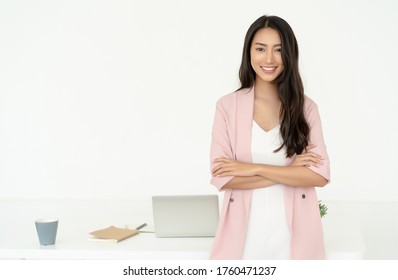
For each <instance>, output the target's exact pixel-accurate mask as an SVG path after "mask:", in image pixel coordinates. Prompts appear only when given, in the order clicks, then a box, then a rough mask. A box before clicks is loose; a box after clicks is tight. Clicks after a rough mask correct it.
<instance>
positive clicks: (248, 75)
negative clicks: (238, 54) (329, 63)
mask: <svg viewBox="0 0 398 280" xmlns="http://www.w3.org/2000/svg"><path fill="white" fill-rule="evenodd" d="M263 28H272V29H274V30H276V31H277V32H278V33H279V36H280V38H281V44H282V61H283V65H284V70H283V72H282V73H281V74H280V75H279V77H278V78H277V79H276V80H275V83H277V84H278V94H279V99H280V101H281V111H280V119H281V127H280V132H281V135H282V138H283V143H282V145H281V147H279V148H278V149H277V150H275V152H277V151H280V150H281V149H282V148H283V147H284V146H285V147H286V156H287V157H292V156H293V155H294V154H301V153H302V152H303V151H304V149H305V148H306V147H307V146H308V143H309V132H310V128H309V125H308V123H307V121H306V119H305V116H304V88H303V82H302V80H301V77H300V73H299V68H298V59H299V52H298V44H297V40H296V36H295V35H294V33H293V30H292V28H291V27H290V25H289V24H288V23H287V22H286V21H285V20H284V19H282V18H280V17H277V16H262V17H260V18H258V19H257V20H256V21H255V22H253V24H252V25H251V26H250V28H249V30H248V31H247V33H246V37H245V43H244V47H243V55H242V63H241V66H240V69H239V79H240V82H241V87H240V88H239V89H238V90H240V89H243V88H251V87H253V86H254V83H255V79H256V73H255V72H254V70H253V68H252V66H251V62H250V61H251V60H250V49H251V45H252V41H253V37H254V35H255V34H256V32H257V31H259V30H260V29H263Z"/></svg>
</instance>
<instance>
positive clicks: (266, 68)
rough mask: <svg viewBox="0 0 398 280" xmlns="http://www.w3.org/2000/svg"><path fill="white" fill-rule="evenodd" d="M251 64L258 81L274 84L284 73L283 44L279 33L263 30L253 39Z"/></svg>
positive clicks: (267, 29)
mask: <svg viewBox="0 0 398 280" xmlns="http://www.w3.org/2000/svg"><path fill="white" fill-rule="evenodd" d="M250 62H251V66H252V68H253V70H254V72H255V73H256V81H259V79H261V80H262V81H264V82H268V83H272V82H274V81H275V79H276V78H277V77H278V76H279V75H280V74H281V73H282V72H283V69H284V66H283V61H282V43H281V38H280V36H279V33H278V32H277V31H276V30H275V29H272V28H263V29H260V30H259V31H257V33H256V34H255V35H254V37H253V41H252V45H251V48H250Z"/></svg>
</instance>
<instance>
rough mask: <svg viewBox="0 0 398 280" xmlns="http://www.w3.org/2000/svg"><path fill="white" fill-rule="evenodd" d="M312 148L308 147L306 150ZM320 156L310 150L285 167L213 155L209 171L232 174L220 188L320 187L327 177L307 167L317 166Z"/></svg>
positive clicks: (220, 174)
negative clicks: (215, 157)
mask: <svg viewBox="0 0 398 280" xmlns="http://www.w3.org/2000/svg"><path fill="white" fill-rule="evenodd" d="M311 148H313V146H312V147H309V148H308V150H309V149H311ZM322 160H323V158H322V157H321V156H320V155H318V154H316V153H313V152H305V153H303V154H301V155H297V156H296V157H295V159H294V160H293V162H292V163H291V164H290V165H288V166H275V165H268V164H257V163H245V162H240V161H237V160H232V159H228V158H217V159H215V160H214V163H218V165H216V167H215V168H214V169H213V170H212V174H213V176H218V177H225V176H234V178H232V180H230V181H229V182H228V183H226V184H225V185H224V186H223V187H222V189H256V188H264V187H269V186H272V185H274V184H284V185H290V186H298V187H314V186H319V187H323V186H325V185H326V183H327V180H326V179H325V178H324V177H322V176H321V175H319V174H317V173H315V172H314V171H312V170H311V169H309V168H308V166H319V165H321V164H322Z"/></svg>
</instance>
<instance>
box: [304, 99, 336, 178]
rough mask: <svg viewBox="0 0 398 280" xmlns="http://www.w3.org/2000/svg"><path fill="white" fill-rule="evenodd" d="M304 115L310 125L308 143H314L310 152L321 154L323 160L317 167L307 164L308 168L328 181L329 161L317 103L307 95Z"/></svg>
mask: <svg viewBox="0 0 398 280" xmlns="http://www.w3.org/2000/svg"><path fill="white" fill-rule="evenodd" d="M305 107H306V117H307V122H308V125H309V126H310V139H309V141H310V144H314V145H315V148H313V149H311V151H312V152H314V153H317V154H319V155H321V156H322V157H323V158H324V160H323V164H322V165H320V166H319V167H315V166H309V167H308V168H309V169H311V170H312V171H314V172H316V173H318V174H319V175H321V176H322V177H324V178H325V179H326V180H327V181H328V183H329V182H330V161H329V156H328V153H327V149H326V145H325V141H324V138H323V133H322V124H321V118H320V116H319V111H318V106H317V104H316V103H315V102H314V101H312V100H311V99H309V98H308V97H307V100H306V106H305Z"/></svg>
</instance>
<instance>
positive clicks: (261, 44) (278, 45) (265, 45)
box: [254, 42, 282, 47]
mask: <svg viewBox="0 0 398 280" xmlns="http://www.w3.org/2000/svg"><path fill="white" fill-rule="evenodd" d="M254 44H255V45H260V46H264V47H267V46H268V45H267V44H263V43H259V42H257V43H254ZM281 46H282V44H276V45H274V47H281Z"/></svg>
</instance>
